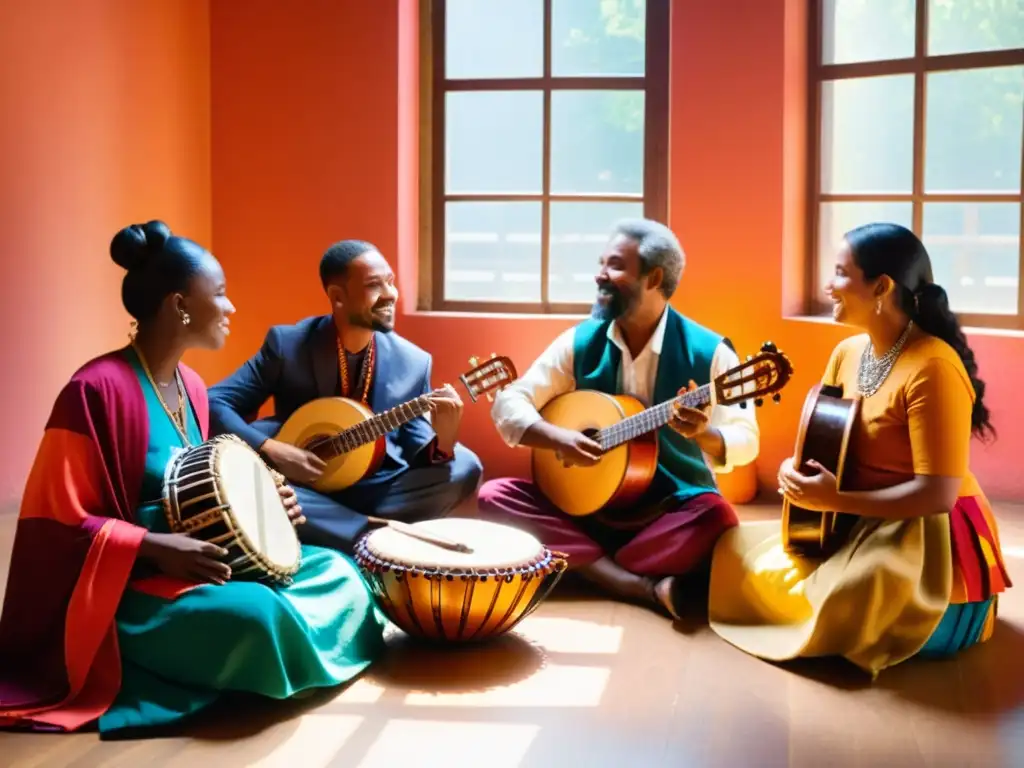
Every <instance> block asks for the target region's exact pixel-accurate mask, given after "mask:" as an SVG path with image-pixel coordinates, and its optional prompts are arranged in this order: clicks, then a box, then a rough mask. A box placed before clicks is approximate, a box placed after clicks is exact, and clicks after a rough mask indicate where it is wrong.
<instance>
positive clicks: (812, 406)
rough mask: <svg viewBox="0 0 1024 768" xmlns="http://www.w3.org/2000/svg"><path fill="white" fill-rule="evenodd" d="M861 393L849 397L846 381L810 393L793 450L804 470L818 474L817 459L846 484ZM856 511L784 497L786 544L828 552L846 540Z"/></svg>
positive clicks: (811, 552) (811, 553)
mask: <svg viewBox="0 0 1024 768" xmlns="http://www.w3.org/2000/svg"><path fill="white" fill-rule="evenodd" d="M860 404H861V400H860V398H859V397H856V398H852V399H850V398H847V399H844V398H843V389H842V387H832V386H828V385H825V384H816V385H815V386H813V387H811V391H810V392H808V393H807V399H806V400H804V409H803V413H801V414H800V426H799V428H798V430H797V435H796V446H795V448H794V451H793V466H794V467H795V468H796V469H797V471H798V472H800V473H802V474H805V475H813V474H814V473H815V470H814V469H812V468H811V467H809V466H808V462H809V461H810V460H811V459H814V460H815V461H817V462H818V463H819V464H821V465H822V466H823V467H825V469H827V470H828V471H829V472H831V473H832V474H834V475H835V476H836V486H837V487H841V486H842V481H843V474H844V470H845V469H846V467H847V465H848V463H849V459H850V438H851V435H852V434H853V426H854V424H856V422H857V419H858V418H859V417H860ZM856 521H857V516H856V515H848V514H843V513H837V512H818V511H815V510H811V509H804V508H803V507H799V506H797V505H796V504H793V503H792V502H790V501H789V500H788V499H786V498H785V497H783V499H782V545H783V547H784V548H785V550H786V551H787V552H789V553H791V554H795V555H802V556H804V557H814V558H820V557H828V556H829V555H830V554H832V553H833V552H835V551H836V550H837V549H838V548H839V547H840V546H842V544H843V542H844V541H845V540H846V537H847V535H848V534H849V532H850V528H851V527H852V526H853V523H855V522H856Z"/></svg>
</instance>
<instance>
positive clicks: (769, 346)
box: [761, 341, 779, 352]
mask: <svg viewBox="0 0 1024 768" xmlns="http://www.w3.org/2000/svg"><path fill="white" fill-rule="evenodd" d="M761 351H762V352H778V351H779V350H778V348H777V347H776V346H775V342H772V341H766V342H765V343H764V344H762V345H761Z"/></svg>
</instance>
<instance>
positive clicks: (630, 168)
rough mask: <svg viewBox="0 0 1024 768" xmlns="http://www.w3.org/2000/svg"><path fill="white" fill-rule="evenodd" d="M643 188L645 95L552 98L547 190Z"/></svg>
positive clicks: (576, 94) (560, 94)
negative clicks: (549, 176)
mask: <svg viewBox="0 0 1024 768" xmlns="http://www.w3.org/2000/svg"><path fill="white" fill-rule="evenodd" d="M643 188H644V93H643V91H555V92H554V93H552V94H551V191H552V192H554V193H555V194H621V193H627V194H640V193H642V192H643Z"/></svg>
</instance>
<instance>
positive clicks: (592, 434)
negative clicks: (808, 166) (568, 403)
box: [580, 427, 601, 445]
mask: <svg viewBox="0 0 1024 768" xmlns="http://www.w3.org/2000/svg"><path fill="white" fill-rule="evenodd" d="M580 432H581V433H582V434H583V435H585V436H586V437H589V438H590V439H591V440H593V441H594V442H595V443H597V444H599V445H600V443H601V441H600V440H598V437H597V436H598V435H599V434H600V432H601V430H600V429H595V428H594V427H588V428H587V429H581V430H580Z"/></svg>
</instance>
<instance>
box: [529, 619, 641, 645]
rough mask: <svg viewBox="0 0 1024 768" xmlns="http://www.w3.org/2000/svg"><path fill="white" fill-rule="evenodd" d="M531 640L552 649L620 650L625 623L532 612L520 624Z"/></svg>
mask: <svg viewBox="0 0 1024 768" xmlns="http://www.w3.org/2000/svg"><path fill="white" fill-rule="evenodd" d="M516 631H517V632H518V633H519V634H520V635H522V636H523V637H524V638H526V639H527V640H529V641H531V642H534V643H537V644H538V645H540V646H541V647H542V648H544V649H545V650H547V651H548V652H549V653H618V652H619V651H620V650H621V649H622V632H623V628H622V627H621V626H615V625H609V624H598V623H596V622H593V621H581V620H579V619H567V618H561V617H556V616H536V615H534V616H530V617H529V618H528V619H526V620H525V621H524V622H523V623H522V624H520V625H519V626H518V627H516Z"/></svg>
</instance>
